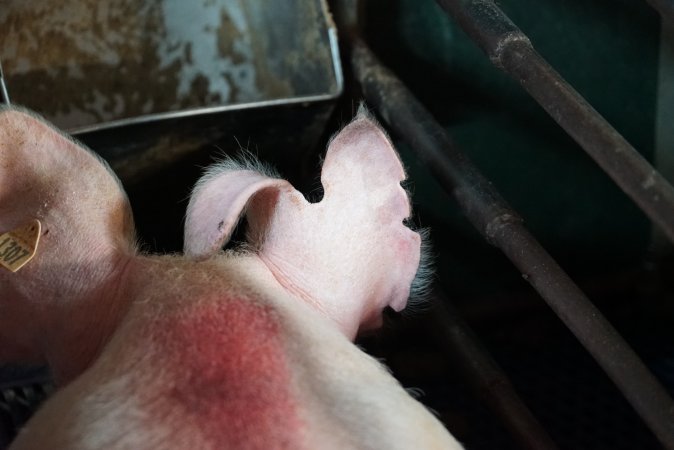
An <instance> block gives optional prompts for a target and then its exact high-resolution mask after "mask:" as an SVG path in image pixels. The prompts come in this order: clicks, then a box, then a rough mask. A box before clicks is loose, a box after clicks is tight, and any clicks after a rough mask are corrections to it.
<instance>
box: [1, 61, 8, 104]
mask: <svg viewBox="0 0 674 450" xmlns="http://www.w3.org/2000/svg"><path fill="white" fill-rule="evenodd" d="M0 102H1V103H4V104H5V105H9V104H10V103H9V93H8V92H7V87H6V86H5V77H4V76H3V73H2V61H0Z"/></svg>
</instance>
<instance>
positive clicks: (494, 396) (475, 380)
mask: <svg viewBox="0 0 674 450" xmlns="http://www.w3.org/2000/svg"><path fill="white" fill-rule="evenodd" d="M436 297H437V298H436V299H434V300H435V301H434V302H433V305H434V306H433V312H434V314H433V316H434V318H435V320H436V322H437V324H438V327H437V330H438V331H437V332H438V334H439V337H440V339H442V341H443V342H444V344H445V347H446V348H447V349H449V350H450V352H451V353H452V355H453V359H454V360H455V361H456V362H457V367H458V368H459V370H460V371H461V372H463V375H464V378H465V379H466V380H467V381H468V383H469V384H470V385H471V386H472V388H473V390H475V391H476V392H477V395H478V396H479V397H480V399H481V400H482V401H483V402H484V403H485V404H486V405H487V406H488V407H489V409H491V410H492V412H494V413H495V414H496V415H497V416H498V417H499V419H501V423H503V424H504V425H505V427H506V428H507V430H508V431H509V432H510V434H511V435H512V436H513V438H514V439H515V440H516V441H517V443H518V445H519V446H520V447H521V448H525V449H532V450H533V449H537V450H543V449H556V448H557V446H556V445H555V443H554V442H553V441H552V439H551V438H550V436H549V435H548V433H547V432H546V431H545V430H544V429H543V427H542V426H541V424H540V423H539V422H538V420H536V418H535V417H534V416H533V414H532V413H531V411H530V410H529V408H527V406H526V405H525V404H524V402H523V401H522V400H521V399H520V398H519V396H518V395H517V393H516V392H515V388H514V387H513V386H512V384H511V383H510V380H508V377H507V375H506V374H505V373H504V372H503V370H501V368H500V367H499V366H498V364H497V363H496V361H494V360H493V359H492V357H491V356H490V355H489V353H488V352H487V351H486V350H485V349H484V347H482V345H481V344H480V342H479V340H478V339H477V337H476V336H475V335H474V334H473V331H472V330H471V329H470V327H469V326H468V324H466V323H465V322H464V321H463V319H461V317H460V315H459V312H458V311H457V310H456V308H455V307H454V306H453V305H452V304H451V303H450V302H449V301H448V300H447V299H446V298H444V296H441V295H437V296H436Z"/></svg>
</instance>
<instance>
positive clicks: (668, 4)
mask: <svg viewBox="0 0 674 450" xmlns="http://www.w3.org/2000/svg"><path fill="white" fill-rule="evenodd" d="M646 1H647V2H648V4H649V5H651V7H653V9H655V10H656V11H658V12H659V13H660V15H661V16H662V18H663V19H664V20H666V21H668V22H669V23H672V24H674V0H646Z"/></svg>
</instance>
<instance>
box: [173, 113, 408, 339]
mask: <svg viewBox="0 0 674 450" xmlns="http://www.w3.org/2000/svg"><path fill="white" fill-rule="evenodd" d="M403 179H405V171H404V170H403V166H402V164H401V162H400V159H399V158H398V155H397V154H396V152H395V150H394V149H393V147H392V145H391V143H390V141H389V139H388V138H387V136H386V135H385V133H384V132H383V131H382V129H381V128H380V127H379V126H378V125H377V124H376V123H375V122H374V121H373V120H372V119H371V118H369V117H368V116H367V115H366V114H364V113H362V112H361V113H359V115H358V117H357V118H356V119H355V120H354V121H353V122H351V123H350V124H349V125H348V126H346V127H345V128H344V129H343V130H342V131H341V132H340V133H339V134H337V136H336V137H335V138H334V139H333V140H332V142H331V143H330V145H329V148H328V151H327V154H326V158H325V161H324V164H323V171H322V175H321V182H322V184H323V188H324V196H323V199H322V200H321V201H320V202H318V203H313V204H312V203H309V202H307V201H306V199H305V198H304V197H303V196H302V194H300V193H299V192H297V191H296V190H295V189H294V188H293V187H292V186H290V185H289V184H288V183H287V182H286V181H283V180H278V179H273V178H270V177H267V176H264V175H262V174H260V173H258V172H255V171H250V170H222V169H218V168H216V169H215V170H213V171H211V172H209V175H208V176H207V178H206V180H204V181H202V182H200V184H199V186H198V187H197V189H196V190H195V195H194V196H193V198H192V200H191V204H190V207H189V208H188V217H187V222H186V239H185V243H186V246H187V247H186V248H187V252H188V253H191V254H193V255H198V256H207V255H210V254H213V253H215V252H217V251H219V249H220V248H221V246H222V244H223V243H224V241H226V239H227V237H228V236H229V234H230V233H231V230H232V228H233V226H234V224H235V223H236V221H237V220H238V218H239V215H240V214H241V213H242V211H244V210H245V211H246V217H247V219H248V226H249V228H248V231H249V233H248V238H249V241H250V242H249V243H250V244H252V247H253V248H255V249H256V250H257V252H258V254H259V255H260V256H261V257H262V259H263V260H264V261H265V263H266V264H267V265H268V266H269V267H270V268H272V270H273V271H275V275H276V276H277V279H279V280H283V281H282V284H285V285H286V286H289V287H290V289H291V290H294V291H295V292H300V295H301V296H303V297H306V296H308V297H311V298H313V299H314V300H315V301H316V302H319V303H321V309H323V310H324V311H327V312H328V314H329V315H332V316H333V318H335V320H337V321H338V322H340V325H341V326H342V328H343V330H345V332H346V333H347V334H349V335H353V332H354V328H355V329H358V327H359V325H361V324H363V325H374V324H376V323H377V322H378V320H379V319H380V316H381V310H382V309H383V308H384V307H386V306H389V305H390V306H392V307H393V308H394V309H396V310H401V309H402V308H404V306H405V304H406V300H407V297H408V295H409V289H410V285H411V283H412V280H413V278H414V274H415V272H416V269H417V267H418V264H419V248H420V237H419V235H418V234H417V233H415V232H413V231H411V230H410V229H409V228H407V227H406V226H405V225H404V224H403V221H404V220H405V219H406V218H407V217H408V216H409V214H410V203H409V199H408V197H407V193H406V192H405V191H404V189H403V188H402V187H401V185H400V182H401V181H402V180H403ZM331 301H334V302H341V303H339V304H332V305H329V304H325V303H326V302H328V303H329V302H331ZM354 301H356V302H361V303H364V304H359V305H353V304H350V303H349V302H354ZM330 311H333V312H332V313H331V312H330ZM340 311H341V312H340ZM344 311H352V312H353V313H354V315H357V316H358V317H357V318H356V319H353V318H352V319H344V318H342V319H338V318H337V317H336V316H338V315H340V314H342V312H344ZM348 320H352V321H353V320H356V321H357V322H356V323H355V325H354V324H353V323H345V321H348Z"/></svg>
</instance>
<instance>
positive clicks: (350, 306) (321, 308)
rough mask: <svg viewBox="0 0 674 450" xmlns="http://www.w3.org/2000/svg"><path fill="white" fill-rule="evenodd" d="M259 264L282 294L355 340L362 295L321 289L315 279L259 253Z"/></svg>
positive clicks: (363, 313)
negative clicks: (309, 308)
mask: <svg viewBox="0 0 674 450" xmlns="http://www.w3.org/2000/svg"><path fill="white" fill-rule="evenodd" d="M259 260H260V261H261V262H262V264H263V265H264V269H266V270H267V271H268V272H269V274H271V275H272V277H273V279H274V280H275V281H276V283H278V286H279V288H280V289H281V290H282V291H285V292H286V293H287V294H289V295H290V296H292V297H294V298H295V299H296V300H297V301H301V302H304V303H306V304H308V305H309V306H311V307H312V308H314V309H315V310H316V311H318V312H319V313H320V314H322V315H323V316H325V317H327V318H328V319H329V320H330V321H331V322H333V323H334V324H335V326H336V327H337V328H338V329H339V330H340V331H341V332H342V333H343V334H344V335H345V336H346V337H347V338H348V339H349V340H351V341H353V340H354V339H355V338H356V335H357V334H358V329H359V327H360V324H361V323H362V322H363V320H364V318H365V316H367V315H368V314H367V311H366V309H365V308H364V304H365V301H364V298H365V296H364V295H362V296H361V295H359V293H358V292H357V290H356V289H355V288H354V289H353V290H350V291H348V292H345V291H344V290H342V289H339V288H338V286H337V283H335V286H329V285H328V286H323V287H321V286H320V285H318V284H317V278H314V277H312V276H311V275H309V276H306V275H302V274H301V273H299V272H298V271H296V270H294V269H293V267H292V265H291V264H288V262H287V261H281V260H279V259H278V258H275V257H274V256H273V255H265V254H262V253H261V254H260V255H259ZM264 269H263V270H264Z"/></svg>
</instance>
